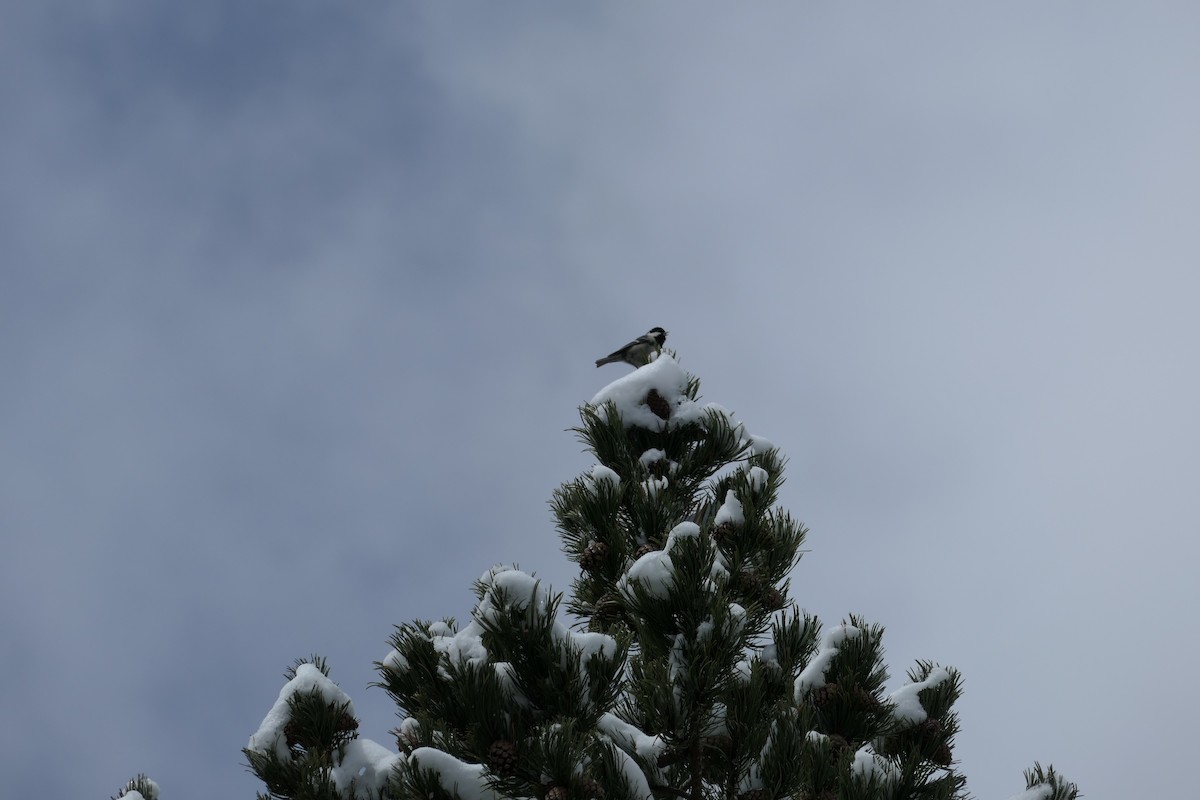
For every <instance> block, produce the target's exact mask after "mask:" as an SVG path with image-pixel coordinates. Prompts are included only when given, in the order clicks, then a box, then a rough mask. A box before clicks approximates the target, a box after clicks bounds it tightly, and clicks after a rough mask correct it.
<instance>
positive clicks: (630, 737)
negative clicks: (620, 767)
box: [596, 712, 666, 771]
mask: <svg viewBox="0 0 1200 800" xmlns="http://www.w3.org/2000/svg"><path fill="white" fill-rule="evenodd" d="M596 727H598V728H599V729H600V730H601V731H603V732H604V734H605V735H606V736H608V738H610V739H612V740H613V742H614V743H616V745H617V746H618V747H620V748H621V749H622V750H624V751H625V752H627V753H633V754H635V755H636V756H637V757H638V758H640V759H642V760H643V761H645V762H647V763H649V764H655V763H657V762H658V757H659V756H660V755H662V752H663V750H665V749H666V744H665V743H664V742H663V740H662V738H661V737H658V736H647V735H646V734H645V733H643V732H642V731H641V729H640V728H638V727H637V726H636V725H631V724H629V723H628V722H626V721H625V720H623V719H621V718H620V717H618V716H617V715H615V714H612V713H608V712H605V713H604V714H601V715H600V720H599V722H597V723H596ZM639 771H640V770H639Z"/></svg>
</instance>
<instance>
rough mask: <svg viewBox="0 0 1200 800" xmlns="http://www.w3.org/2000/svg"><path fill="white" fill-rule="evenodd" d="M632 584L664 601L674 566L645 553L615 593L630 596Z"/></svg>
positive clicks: (656, 554) (672, 580) (672, 582)
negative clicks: (636, 584) (638, 585)
mask: <svg viewBox="0 0 1200 800" xmlns="http://www.w3.org/2000/svg"><path fill="white" fill-rule="evenodd" d="M642 369H645V367H643V368H642ZM633 583H638V584H640V585H641V587H642V588H643V589H644V590H645V591H646V592H647V593H648V594H649V595H650V596H651V597H654V598H656V599H659V600H665V599H666V598H667V597H668V596H670V594H671V588H672V587H673V586H674V585H675V565H674V564H673V563H672V562H671V557H670V556H669V555H667V554H666V553H665V552H664V551H662V550H654V551H651V552H649V553H646V555H644V556H642V557H641V558H639V559H638V560H637V561H635V562H633V566H631V567H630V568H629V571H628V572H626V573H625V574H624V575H623V576H622V577H621V579H620V580H619V581H617V591H619V592H621V593H622V594H625V595H631V594H632V586H631V584H633Z"/></svg>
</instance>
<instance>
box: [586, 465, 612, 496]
mask: <svg viewBox="0 0 1200 800" xmlns="http://www.w3.org/2000/svg"><path fill="white" fill-rule="evenodd" d="M584 480H585V481H586V484H585V485H586V486H587V487H588V490H589V491H590V492H591V493H592V494H593V495H595V494H596V493H597V491H599V487H600V484H601V483H607V484H608V485H609V486H611V487H612V488H613V489H619V488H620V487H621V476H620V475H618V474H617V473H616V472H615V471H614V470H612V469H609V468H608V467H606V466H604V465H603V464H596V465H595V466H593V467H592V471H591V473H589V474H588V475H586V476H584Z"/></svg>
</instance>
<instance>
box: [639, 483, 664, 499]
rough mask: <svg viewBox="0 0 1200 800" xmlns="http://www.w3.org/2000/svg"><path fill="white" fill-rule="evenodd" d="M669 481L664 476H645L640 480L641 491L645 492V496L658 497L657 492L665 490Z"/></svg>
mask: <svg viewBox="0 0 1200 800" xmlns="http://www.w3.org/2000/svg"><path fill="white" fill-rule="evenodd" d="M668 486H670V483H669V482H668V481H667V479H666V478H647V479H646V480H644V481H642V491H644V492H645V493H646V497H649V498H650V499H651V500H653V499H654V498H655V497H658V493H659V492H665V491H666V490H667V487H668Z"/></svg>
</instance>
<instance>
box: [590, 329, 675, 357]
mask: <svg viewBox="0 0 1200 800" xmlns="http://www.w3.org/2000/svg"><path fill="white" fill-rule="evenodd" d="M666 340H667V332H666V331H664V330H663V329H662V328H651V329H650V330H648V331H646V332H645V333H644V334H642V335H641V336H639V337H638V338H636V339H634V340H633V341H632V342H630V343H629V344H627V345H625V346H624V347H622V348H621V349H620V350H616V351H614V352H612V353H609V354H608V355H606V356H605V357H604V358H600V359H597V360H596V366H597V367H603V366H604V365H605V364H613V363H615V362H617V361H623V362H624V363H626V364H629V365H630V366H634V367H644V366H646V365H647V364H649V363H650V354H651V353H657V352H658V351H659V350H662V346H663V342H665V341H666Z"/></svg>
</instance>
